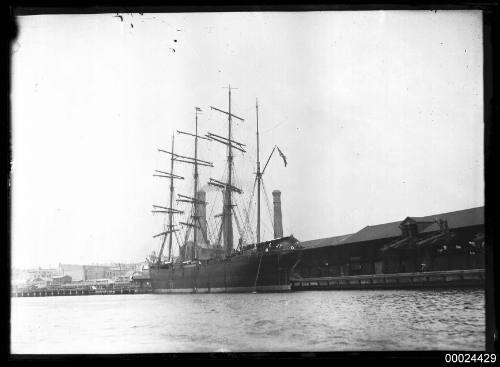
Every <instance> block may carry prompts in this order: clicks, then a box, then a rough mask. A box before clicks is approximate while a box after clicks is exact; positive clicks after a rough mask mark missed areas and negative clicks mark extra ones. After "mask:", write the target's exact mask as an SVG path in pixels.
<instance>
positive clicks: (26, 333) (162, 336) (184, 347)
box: [11, 290, 485, 353]
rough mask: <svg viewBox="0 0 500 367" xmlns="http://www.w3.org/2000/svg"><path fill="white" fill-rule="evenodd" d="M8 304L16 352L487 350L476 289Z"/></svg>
mask: <svg viewBox="0 0 500 367" xmlns="http://www.w3.org/2000/svg"><path fill="white" fill-rule="evenodd" d="M11 304H12V307H11V310H12V312H11V325H12V333H11V347H12V351H13V353H16V352H17V353H40V352H41V353H67V352H68V350H71V351H73V352H82V353H85V352H86V351H91V352H93V353H107V352H111V351H112V352H113V353H128V352H130V350H133V351H134V352H137V353H141V352H144V353H150V352H175V351H178V352H200V351H203V352H216V351H259V350H262V351H293V350H296V351H307V350H315V351H319V350H331V351H335V350H404V349H406V350H426V349H427V350H429V349H437V350H439V349H449V350H460V349H467V350H483V349H484V344H485V333H484V329H485V317H484V291H478V290H446V291H438V290H429V291H425V290H422V291H421V290H414V291H408V290H400V291H392V290H381V291H330V292H299V293H287V294H286V293H284V294H272V295H262V294H252V295H245V294H213V295H196V296H194V295H189V296H188V295H151V294H149V295H129V296H125V295H124V296H123V297H122V296H96V297H91V296H89V297H88V298H86V297H80V298H79V300H78V302H76V301H75V300H74V299H73V298H71V297H58V298H52V299H51V298H50V297H48V298H33V299H24V298H18V299H15V298H13V299H12V301H11ZM292 305H293V306H292ZM47 330H50V332H47Z"/></svg>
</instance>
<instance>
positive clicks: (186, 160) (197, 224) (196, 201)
mask: <svg viewBox="0 0 500 367" xmlns="http://www.w3.org/2000/svg"><path fill="white" fill-rule="evenodd" d="M200 111H201V109H200V108H199V107H195V133H194V134H192V133H188V132H185V131H179V130H178V131H177V132H178V133H179V134H184V135H189V136H192V137H194V158H190V157H184V156H179V157H182V159H183V160H182V162H184V163H191V164H193V165H194V195H193V197H189V196H185V195H180V194H179V197H180V199H177V201H178V202H179V201H180V202H185V203H192V204H193V209H192V215H191V219H192V221H191V223H185V222H181V224H183V225H186V226H188V227H190V228H189V229H188V232H186V241H187V238H188V237H189V231H190V229H191V227H194V232H193V247H192V249H191V260H195V259H196V243H197V241H198V233H197V230H198V229H202V226H201V222H200V219H199V215H198V210H197V208H198V205H204V204H205V203H204V202H201V201H200V200H199V199H198V195H197V194H198V181H199V174H198V166H199V165H201V166H207V167H213V163H211V162H207V161H204V160H201V159H198V139H205V140H211V139H210V138H208V137H205V136H199V135H198V112H200ZM205 236H206V234H205Z"/></svg>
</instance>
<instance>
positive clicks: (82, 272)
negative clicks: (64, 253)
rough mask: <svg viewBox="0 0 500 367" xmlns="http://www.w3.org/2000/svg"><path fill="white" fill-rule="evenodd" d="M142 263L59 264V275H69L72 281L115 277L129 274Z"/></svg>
mask: <svg viewBox="0 0 500 367" xmlns="http://www.w3.org/2000/svg"><path fill="white" fill-rule="evenodd" d="M138 267H139V268H140V267H142V264H135V263H133V264H113V265H72V264H59V275H69V276H70V277H71V278H72V279H73V281H89V280H90V281H92V280H97V279H101V280H102V279H110V280H111V279H115V278H117V277H123V276H130V275H131V274H132V273H133V272H134V271H135V270H136V269H137V268H138Z"/></svg>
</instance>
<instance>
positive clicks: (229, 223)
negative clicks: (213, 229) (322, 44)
mask: <svg viewBox="0 0 500 367" xmlns="http://www.w3.org/2000/svg"><path fill="white" fill-rule="evenodd" d="M231 89H234V88H231V85H229V110H228V112H226V111H222V110H220V109H218V108H215V107H212V106H210V108H211V109H213V110H216V111H219V112H221V113H224V114H226V115H227V116H228V119H227V120H228V135H227V138H224V137H222V136H219V135H216V134H212V133H208V134H207V136H208V137H209V138H211V139H212V140H214V141H217V142H218V143H221V144H224V145H227V147H228V149H227V171H228V176H227V180H226V182H220V181H218V180H214V179H212V178H211V179H210V182H209V183H208V184H209V185H213V186H216V187H219V188H221V189H223V193H224V194H223V209H222V226H221V229H222V233H223V234H224V247H225V249H226V255H228V256H229V255H231V253H232V251H233V220H232V219H233V218H232V210H233V203H232V198H231V193H232V192H233V191H235V192H237V193H239V194H241V193H242V191H241V190H240V189H238V188H237V187H235V186H233V183H232V179H233V151H232V149H233V148H234V149H236V150H239V151H241V152H243V153H245V152H246V151H245V150H244V149H243V147H244V146H245V145H244V144H241V143H238V142H237V141H234V140H232V133H231V130H232V126H231V121H232V118H233V117H234V118H236V119H238V120H240V121H245V120H244V119H242V118H241V117H238V116H236V115H234V114H232V113H231Z"/></svg>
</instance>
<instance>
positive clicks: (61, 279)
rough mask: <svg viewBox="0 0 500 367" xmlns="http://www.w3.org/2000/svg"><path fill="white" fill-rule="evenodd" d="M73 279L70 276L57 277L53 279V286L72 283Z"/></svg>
mask: <svg viewBox="0 0 500 367" xmlns="http://www.w3.org/2000/svg"><path fill="white" fill-rule="evenodd" d="M71 280H72V279H71V277H70V276H69V275H57V276H54V277H52V285H63V284H69V283H71Z"/></svg>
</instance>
